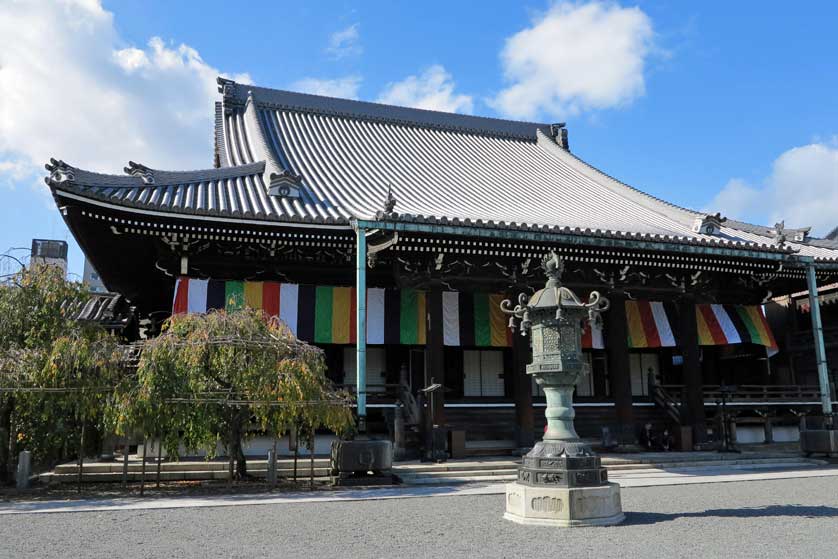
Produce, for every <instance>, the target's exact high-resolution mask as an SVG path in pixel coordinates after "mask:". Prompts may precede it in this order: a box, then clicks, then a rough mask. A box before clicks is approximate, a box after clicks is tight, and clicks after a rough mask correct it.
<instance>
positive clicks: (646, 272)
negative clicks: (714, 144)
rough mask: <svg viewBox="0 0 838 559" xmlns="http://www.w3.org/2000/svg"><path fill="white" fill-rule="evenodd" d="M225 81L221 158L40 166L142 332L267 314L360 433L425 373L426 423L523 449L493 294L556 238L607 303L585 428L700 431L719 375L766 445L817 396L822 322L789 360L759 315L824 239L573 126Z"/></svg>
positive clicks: (582, 413)
mask: <svg viewBox="0 0 838 559" xmlns="http://www.w3.org/2000/svg"><path fill="white" fill-rule="evenodd" d="M218 83H219V93H220V100H219V101H218V102H217V103H216V105H215V150H214V154H213V156H212V159H213V160H214V161H213V165H212V168H208V169H204V170H197V171H164V170H158V169H153V168H150V167H147V166H146V165H143V164H141V163H135V162H130V163H129V164H128V166H127V167H126V168H125V174H124V175H106V174H100V173H97V172H94V171H88V170H82V169H79V168H76V167H73V166H71V165H70V164H68V163H65V162H63V161H58V160H52V161H51V163H50V164H49V165H47V169H48V171H49V176H48V177H47V179H46V180H47V183H48V184H49V186H50V188H51V190H52V193H53V196H54V198H55V200H56V203H57V205H58V208H59V209H60V211H61V213H62V215H63V216H64V219H65V221H66V223H67V225H68V226H69V228H70V230H71V231H72V233H73V235H74V236H75V238H76V240H77V241H78V243H79V245H80V246H81V248H82V250H83V251H84V253H85V255H86V256H87V258H88V259H89V260H90V263H91V264H92V267H93V268H94V269H95V270H97V271H98V272H99V274H100V276H101V279H102V281H103V282H104V285H105V286H106V287H107V289H108V290H109V291H111V292H115V293H119V294H121V295H122V296H123V297H125V298H126V299H127V300H128V301H130V304H131V306H132V307H133V308H134V312H135V315H136V316H137V317H139V318H140V319H141V320H142V324H143V325H144V326H143V331H144V332H147V333H148V335H153V334H154V332H155V331H156V330H157V329H158V328H159V325H160V324H161V323H162V322H163V321H164V320H165V319H166V318H168V317H169V316H170V315H171V314H172V313H173V312H174V313H180V312H206V311H207V310H209V309H213V308H217V309H224V308H226V309H235V308H239V307H242V306H251V307H256V308H263V309H264V310H265V311H266V312H267V313H269V314H271V315H276V316H278V317H279V318H280V319H281V320H283V321H284V322H285V323H286V324H287V325H288V327H289V328H290V329H291V330H292V331H293V332H294V333H295V334H296V335H297V336H298V337H300V338H301V339H304V340H306V341H309V342H311V343H314V344H316V345H318V346H320V347H321V348H323V350H324V351H325V355H326V359H327V363H328V367H329V373H328V374H329V376H330V377H331V378H332V379H333V380H334V381H335V382H336V383H338V384H343V385H346V386H347V387H348V388H350V389H352V390H356V391H357V393H358V414H359V416H362V417H364V418H367V425H368V428H369V429H370V430H371V431H376V430H377V431H378V432H386V429H387V425H386V423H387V421H388V410H390V409H392V408H393V407H394V406H395V405H396V404H395V402H396V399H397V394H398V393H399V390H398V387H399V385H406V386H407V387H408V388H409V390H410V391H411V392H412V393H413V394H414V395H415V394H417V392H418V391H419V390H420V389H422V388H424V387H426V386H428V385H430V384H431V383H432V382H434V383H438V384H441V385H442V387H443V388H442V389H441V390H438V391H437V392H436V393H435V396H434V399H433V422H434V423H436V424H439V425H444V426H447V427H448V428H449V429H452V430H455V431H465V437H466V446H467V448H469V449H471V450H472V451H473V452H474V453H479V452H499V451H502V450H505V449H507V448H512V447H515V448H520V447H526V446H531V445H532V443H533V441H534V440H536V439H537V438H539V437H540V434H541V432H542V429H543V425H544V423H543V418H542V417H541V416H542V415H543V414H539V413H533V407H534V406H535V407H536V409H537V408H538V407H539V406H543V405H544V403H543V394H540V393H539V390H538V387H537V386H534V385H533V384H532V382H531V381H530V378H529V377H528V376H526V374H525V372H524V370H525V364H526V363H527V362H528V361H529V347H528V340H527V339H526V338H522V337H521V336H519V335H513V334H512V332H511V331H510V330H509V329H508V328H507V323H506V320H505V318H504V315H503V313H502V312H501V311H500V308H499V304H500V302H501V301H502V300H503V299H505V298H508V297H510V296H512V295H513V294H517V293H518V292H519V291H521V290H524V291H527V290H528V291H529V292H532V291H533V290H535V289H538V288H540V287H541V286H542V285H543V275H542V274H541V272H540V270H539V266H540V263H541V258H542V257H543V256H544V254H545V253H547V252H549V251H555V252H556V253H557V254H558V255H559V256H560V257H561V259H562V262H563V264H564V274H563V282H564V283H565V284H566V285H567V286H568V287H570V288H571V289H573V290H574V291H576V292H577V293H578V294H579V295H580V296H586V295H587V294H588V293H589V292H590V291H592V290H597V291H600V292H602V293H603V294H604V295H605V296H606V297H608V299H609V300H610V302H611V308H610V310H608V311H607V312H606V313H605V315H604V317H603V318H604V326H603V327H602V328H601V329H600V328H595V329H594V330H591V329H588V330H587V331H586V332H585V334H584V336H583V341H582V343H583V347H584V348H585V353H586V355H587V356H588V358H589V361H590V374H589V375H588V377H587V379H586V380H585V381H584V382H583V383H581V384H580V385H579V386H578V387H577V392H576V413H577V427H578V430H579V431H580V434H582V435H583V436H589V437H600V436H602V433H603V428H605V427H607V428H608V432H609V433H611V434H612V435H613V436H614V437H616V439H617V440H619V441H623V442H630V441H633V440H634V439H635V438H636V437H637V434H638V432H639V429H640V428H641V426H642V425H644V424H645V423H652V424H653V425H654V426H655V428H656V429H663V428H668V429H671V430H672V431H673V432H675V433H677V434H678V437H679V438H680V439H683V440H684V441H686V442H687V443H688V445H687V446H691V445H692V444H700V443H701V442H703V441H705V440H706V439H707V438H708V437H710V438H712V437H713V432H714V425H715V424H714V421H715V418H716V416H717V411H716V410H717V406H716V401H717V400H718V399H719V398H720V390H721V387H723V386H725V387H727V386H731V385H735V386H736V390H735V391H734V392H732V393H731V394H730V395H729V397H730V398H731V400H732V403H733V405H734V406H735V409H736V410H737V414H738V415H739V416H740V418H741V419H742V421H743V426H744V425H745V424H746V423H748V420H751V419H752V420H753V421H752V423H754V424H756V423H757V422H760V421H762V422H765V421H769V422H774V423H775V424H776V425H777V427H778V428H777V429H774V431H773V433H774V434H775V435H776V436H780V434H781V433H782V432H783V431H782V429H781V428H782V427H783V425H789V426H793V425H794V422H795V421H796V419H795V416H794V415H793V414H792V412H794V413H800V412H801V410H803V411H805V410H810V411H812V412H816V411H817V410H819V409H825V408H823V406H826V405H827V403H826V402H825V401H824V400H823V394H822V393H823V387H822V386H820V387H819V383H820V382H821V381H822V377H821V376H819V375H820V371H821V369H823V370H824V371H825V370H826V366H827V365H826V360H825V357H823V358H822V356H821V354H820V353H819V354H818V357H817V358H815V354H814V352H815V351H816V350H817V347H816V346H817V342H816V339H817V334H818V332H819V329H818V328H815V330H814V332H813V331H812V330H811V325H810V326H809V329H810V330H809V333H808V335H809V337H810V339H811V340H815V341H812V345H811V347H812V348H813V349H812V352H813V353H812V354H811V355H810V356H809V358H810V359H811V360H812V362H813V363H815V366H814V367H813V368H811V370H814V371H815V372H814V373H813V374H812V373H811V371H810V369H806V371H809V372H799V371H797V370H796V367H795V362H796V361H795V359H790V358H789V357H788V355H786V354H785V353H786V352H784V351H779V352H778V346H779V345H782V344H778V341H777V340H778V338H782V339H783V340H785V332H778V331H776V327H775V328H773V329H772V327H771V324H770V322H769V320H767V319H766V315H765V313H764V311H763V308H764V305H765V304H766V303H768V302H770V301H773V300H775V299H777V298H778V297H784V296H789V295H791V294H795V293H800V292H801V291H806V290H810V289H812V288H813V287H814V286H815V284H816V283H817V284H821V285H827V284H830V283H834V282H835V281H836V279H838V240H826V239H816V238H813V237H811V236H810V234H809V230H808V228H796V229H792V228H786V227H785V226H784V225H783V224H777V225H775V226H773V227H763V226H757V225H751V224H747V223H743V222H740V221H736V220H734V219H733V218H728V217H725V216H723V213H717V214H705V213H701V212H696V211H692V210H689V209H686V208H682V207H679V206H677V205H675V204H672V203H669V202H666V201H664V200H660V199H658V198H655V197H653V196H650V195H648V194H645V193H644V192H642V191H640V190H638V189H636V188H633V187H631V186H629V185H627V184H624V183H622V182H620V181H619V180H617V179H615V178H614V177H611V176H609V175H608V174H606V173H604V172H603V171H600V170H599V169H596V168H594V167H592V166H591V165H589V164H587V163H585V162H584V161H583V160H582V159H580V158H579V157H577V156H576V155H575V154H574V153H573V152H572V151H571V149H570V145H569V140H568V130H567V128H566V127H565V126H564V124H544V123H533V122H515V121H507V120H498V119H491V118H483V117H476V116H466V115H460V114H449V113H441V112H433V111H426V110H419V109H410V108H402V107H395V106H387V105H380V104H373V103H365V102H359V101H351V100H345V99H335V98H328V97H321V96H315V95H307V94H301V93H292V92H287V91H279V90H273V89H266V88H261V87H255V86H251V85H244V84H238V83H235V82H233V81H230V80H226V79H221V78H219V80H218ZM126 156H130V154H126ZM207 159H208V162H209V161H210V160H211V159H210V154H207ZM718 209H719V210H721V211H722V212H723V210H724V208H718ZM809 300H811V301H815V303H817V301H818V299H817V297H814V298H809ZM807 316H808V315H807ZM818 316H819V315H818ZM818 320H819V319H818ZM812 323H813V324H814V323H815V322H814V321H813V322H812ZM818 325H819V322H818ZM797 362H799V359H798V360H797ZM828 405H830V406H831V403H830V404H828ZM767 432H768V430H766V433H767ZM789 436H791V435H789Z"/></svg>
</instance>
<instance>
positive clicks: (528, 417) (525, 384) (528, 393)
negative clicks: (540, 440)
mask: <svg viewBox="0 0 838 559" xmlns="http://www.w3.org/2000/svg"><path fill="white" fill-rule="evenodd" d="M529 361H530V338H529V336H522V335H521V332H520V331H519V330H516V331H515V332H514V333H513V335H512V375H513V376H512V387H513V391H512V394H513V397H514V398H515V438H516V440H517V444H518V448H531V447H532V446H533V445H534V444H535V422H534V419H533V407H532V379H531V378H530V375H528V374H527V364H528V363H529Z"/></svg>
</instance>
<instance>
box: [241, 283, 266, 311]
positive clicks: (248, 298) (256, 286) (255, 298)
mask: <svg viewBox="0 0 838 559" xmlns="http://www.w3.org/2000/svg"><path fill="white" fill-rule="evenodd" d="M244 305H245V306H246V307H250V308H251V309H258V310H262V282H261V281H246V282H244Z"/></svg>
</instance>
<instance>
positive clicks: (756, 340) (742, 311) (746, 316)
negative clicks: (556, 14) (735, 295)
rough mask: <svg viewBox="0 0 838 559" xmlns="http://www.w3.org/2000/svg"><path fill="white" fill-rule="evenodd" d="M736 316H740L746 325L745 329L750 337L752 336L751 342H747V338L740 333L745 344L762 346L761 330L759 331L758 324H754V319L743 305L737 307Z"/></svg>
mask: <svg viewBox="0 0 838 559" xmlns="http://www.w3.org/2000/svg"><path fill="white" fill-rule="evenodd" d="M735 308H736V314H738V315H739V318H741V319H742V322H743V323H744V324H745V328H746V329H747V330H748V335H749V336H750V338H751V339H750V340H746V339H745V337H744V336H743V335H742V334H741V333H740V334H739V337H740V338H742V341H743V342H751V343H753V344H760V343H762V340H761V339H760V335H759V330H757V327H756V324H754V319H753V317H752V316H751V315H750V313H748V309H747V307H743V306H742V305H736V307H735Z"/></svg>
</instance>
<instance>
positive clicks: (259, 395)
mask: <svg viewBox="0 0 838 559" xmlns="http://www.w3.org/2000/svg"><path fill="white" fill-rule="evenodd" d="M115 403H116V406H115V408H114V416H115V422H114V423H115V427H116V430H117V432H118V433H120V434H124V433H128V432H129V431H131V430H133V429H139V430H140V431H141V432H142V433H143V434H144V436H146V437H159V439H160V441H161V443H162V446H163V448H164V449H165V451H166V453H167V454H168V455H170V456H172V457H174V458H177V457H179V455H180V452H181V449H182V448H185V449H187V450H188V451H194V450H199V449H204V450H205V451H206V452H207V454H208V456H210V457H212V456H214V455H215V452H216V448H217V447H218V446H219V444H220V445H222V446H223V447H224V448H225V450H226V452H227V455H228V456H229V460H230V477H231V479H233V478H234V477H235V478H239V479H240V478H243V477H246V476H247V463H246V459H245V455H244V451H243V443H244V442H245V440H246V439H247V438H248V437H250V436H252V435H253V433H254V428H255V427H260V428H261V429H263V430H265V431H268V432H271V433H273V434H275V435H281V434H282V433H283V432H284V431H285V430H287V429H288V427H289V426H290V425H292V424H294V423H295V422H302V423H303V424H305V425H306V426H308V428H309V429H311V430H313V429H316V428H320V427H324V428H328V429H330V430H332V431H335V432H337V433H342V432H344V431H345V430H347V429H348V428H350V426H351V425H352V414H351V409H350V403H351V401H350V397H349V396H348V394H346V393H343V392H338V391H336V390H334V388H333V387H332V385H331V383H330V382H329V380H328V379H327V378H326V375H325V362H324V359H323V354H322V352H321V351H320V350H319V349H317V348H315V347H313V346H309V345H308V344H306V343H304V342H300V341H299V340H297V339H296V338H295V337H294V336H293V335H292V334H291V332H290V331H289V330H288V328H286V327H285V326H284V325H282V324H281V323H279V322H278V321H276V320H275V319H269V318H267V317H266V316H265V315H264V314H263V313H262V312H261V311H257V310H252V309H244V310H240V311H235V312H231V313H227V312H224V311H218V312H215V311H214V312H210V313H208V314H205V315H198V314H195V315H180V316H175V317H173V318H172V319H171V320H170V321H169V322H168V323H167V324H166V325H165V326H164V329H163V332H162V333H161V335H160V336H158V337H157V338H154V339H152V340H149V341H147V342H145V344H144V346H143V349H142V353H141V356H140V360H139V365H138V368H137V375H136V381H135V382H124V383H122V384H121V385H120V388H119V389H118V390H117V394H116V395H115Z"/></svg>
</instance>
